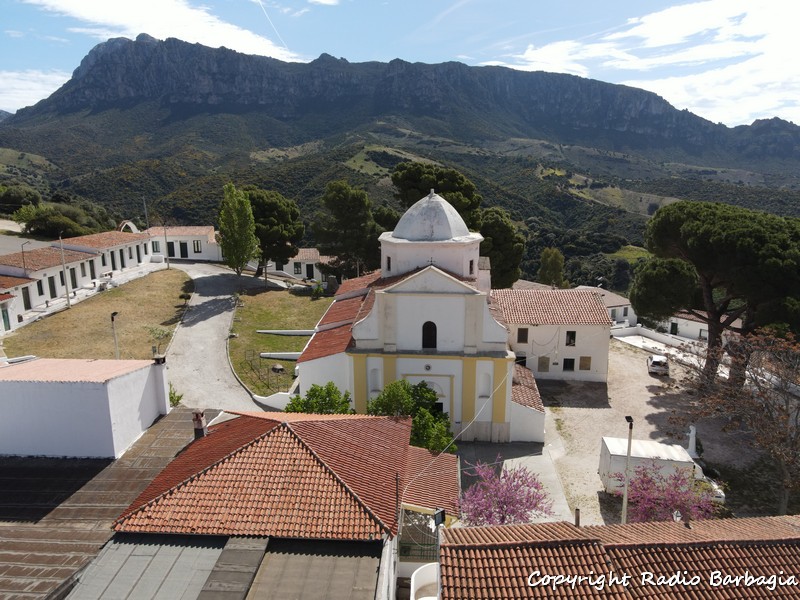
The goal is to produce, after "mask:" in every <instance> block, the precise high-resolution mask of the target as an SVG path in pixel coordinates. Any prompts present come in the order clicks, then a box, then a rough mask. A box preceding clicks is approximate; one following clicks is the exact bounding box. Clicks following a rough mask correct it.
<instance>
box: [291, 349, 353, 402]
mask: <svg viewBox="0 0 800 600" xmlns="http://www.w3.org/2000/svg"><path fill="white" fill-rule="evenodd" d="M297 371H298V377H299V378H300V395H301V396H305V394H306V392H307V391H308V389H309V388H310V387H311V386H312V385H314V384H316V385H322V386H324V385H325V384H326V383H328V382H329V381H332V382H333V383H334V384H335V385H336V387H337V388H339V389H340V390H342V391H344V390H348V391H349V392H350V394H351V396H352V394H353V381H352V373H353V365H352V359H351V358H350V357H349V356H348V355H347V354H345V353H344V352H340V353H338V354H334V355H333V356H325V357H323V358H317V359H315V360H308V361H305V362H301V363H298V364H297Z"/></svg>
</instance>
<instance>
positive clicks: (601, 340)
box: [508, 325, 611, 381]
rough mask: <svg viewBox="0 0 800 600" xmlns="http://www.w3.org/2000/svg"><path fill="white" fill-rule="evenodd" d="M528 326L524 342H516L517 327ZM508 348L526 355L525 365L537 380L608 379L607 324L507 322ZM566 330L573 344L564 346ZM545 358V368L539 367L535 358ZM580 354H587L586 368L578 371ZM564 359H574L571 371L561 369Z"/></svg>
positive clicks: (608, 332) (608, 331)
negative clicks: (570, 332)
mask: <svg viewBox="0 0 800 600" xmlns="http://www.w3.org/2000/svg"><path fill="white" fill-rule="evenodd" d="M521 327H527V328H528V342H527V343H518V342H517V339H518V337H517V332H518V330H519V328H521ZM510 329H511V332H510V334H509V338H508V339H509V341H510V345H511V349H512V350H513V351H514V352H515V353H516V354H517V355H520V354H524V355H525V356H526V358H527V363H526V366H527V367H528V368H529V369H530V370H531V371H532V372H533V374H534V377H536V378H537V379H565V380H572V381H606V380H607V379H608V344H609V339H610V337H609V336H610V331H611V328H610V326H608V325H538V326H535V327H534V326H530V325H510ZM567 331H574V332H575V345H574V346H567V344H566V338H567ZM540 356H542V357H544V356H546V357H549V362H548V366H549V370H548V371H541V370H539V357H540ZM582 356H589V357H591V366H590V368H589V369H588V370H581V368H580V359H581V357H582ZM564 359H573V360H574V361H575V365H574V370H573V371H565V370H564Z"/></svg>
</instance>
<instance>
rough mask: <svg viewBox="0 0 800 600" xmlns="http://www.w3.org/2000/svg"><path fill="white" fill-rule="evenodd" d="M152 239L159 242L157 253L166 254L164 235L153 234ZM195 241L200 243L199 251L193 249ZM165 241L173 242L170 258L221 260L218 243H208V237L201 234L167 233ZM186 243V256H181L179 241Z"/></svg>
mask: <svg viewBox="0 0 800 600" xmlns="http://www.w3.org/2000/svg"><path fill="white" fill-rule="evenodd" d="M152 240H153V241H157V242H159V252H158V254H163V255H166V254H167V244H166V243H165V242H164V236H160V237H159V236H153V238H152ZM195 241H197V242H199V243H200V252H195V251H194V243H195ZM167 242H173V244H174V248H175V252H174V254H173V255H171V256H170V258H177V259H183V260H202V261H209V262H222V251H221V250H220V247H219V244H217V243H213V244H212V243H209V241H208V237H207V236H203V235H174V234H169V233H167ZM181 242H183V243H185V244H186V250H187V252H188V256H187V257H186V258H183V257H181V248H180V243H181Z"/></svg>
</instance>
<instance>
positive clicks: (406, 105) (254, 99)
mask: <svg viewBox="0 0 800 600" xmlns="http://www.w3.org/2000/svg"><path fill="white" fill-rule="evenodd" d="M152 100H158V101H159V102H161V103H162V104H166V105H173V106H194V107H198V108H200V107H203V108H206V109H208V110H212V111H219V112H228V111H232V112H237V111H242V110H248V111H251V110H256V111H262V112H264V113H267V114H268V115H269V116H270V117H271V118H274V119H278V120H282V121H284V122H287V123H290V124H291V123H296V122H299V121H302V120H303V119H305V118H307V117H309V116H314V117H315V118H317V120H316V122H319V120H318V118H319V117H322V118H323V119H327V122H328V125H329V126H331V127H334V128H335V127H336V125H337V123H338V124H340V129H341V130H342V131H344V130H346V128H348V127H352V126H353V124H354V123H355V122H362V123H365V122H368V121H374V120H375V119H377V118H387V117H390V116H395V117H401V118H405V119H412V120H413V119H415V118H422V117H424V118H425V119H427V120H435V121H436V122H437V123H439V126H440V128H443V130H444V131H446V132H448V133H450V134H452V135H458V136H462V137H464V138H466V139H471V140H473V141H474V140H476V139H481V138H486V139H492V138H503V137H525V136H529V137H537V136H538V137H546V138H548V139H551V140H553V141H559V142H565V143H569V142H584V143H585V142H587V141H590V142H593V145H598V146H600V147H603V146H610V147H618V148H634V149H635V148H642V149H643V148H658V147H680V148H681V149H683V150H684V151H686V152H688V153H690V154H700V153H703V152H704V151H705V150H707V149H709V148H714V147H720V148H725V149H726V150H734V151H737V152H742V153H745V154H748V153H749V154H750V155H761V156H778V157H782V158H798V157H800V127H797V126H795V125H792V124H791V123H787V122H785V121H781V120H779V119H772V120H770V121H763V122H756V123H754V124H753V125H751V126H748V127H737V128H734V129H729V128H727V127H725V126H723V125H719V124H714V123H711V122H709V121H707V120H705V119H702V118H700V117H698V116H696V115H694V114H691V113H689V112H688V111H678V110H676V109H675V108H674V107H672V106H671V105H670V104H669V103H667V102H666V101H665V100H664V99H663V98H661V97H659V96H657V95H655V94H652V93H650V92H646V91H643V90H639V89H635V88H630V87H626V86H621V85H612V84H608V83H603V82H600V81H594V80H590V79H583V78H580V77H574V76H570V75H560V74H553V73H543V72H538V73H527V72H521V71H514V70H512V69H506V68H500V67H468V66H465V65H463V64H460V63H443V64H435V65H428V64H421V63H414V64H411V63H407V62H404V61H402V60H394V61H391V62H390V63H388V64H387V63H375V62H373V63H358V64H351V63H349V62H347V61H346V60H344V59H336V58H333V57H331V56H329V55H325V54H323V55H322V56H320V57H319V58H318V59H317V60H315V61H313V62H311V63H308V64H301V63H284V62H281V61H278V60H275V59H270V58H265V57H258V56H248V55H244V54H240V53H237V52H234V51H231V50H227V49H224V48H223V49H211V48H207V47H204V46H201V45H199V44H188V43H186V42H182V41H179V40H175V39H168V40H166V41H164V42H160V41H157V40H155V39H153V38H152V37H150V36H147V35H144V34H142V35H140V36H139V37H138V38H137V39H136V40H135V41H131V40H128V39H124V38H118V39H112V40H109V41H107V42H105V43H102V44H100V45H98V46H97V47H95V48H94V49H93V50H92V51H91V52H90V53H89V54H88V55H87V56H86V58H84V60H83V61H82V62H81V65H80V66H79V67H78V68H77V69H76V70H75V72H74V74H73V77H72V79H71V80H70V81H69V82H68V83H66V84H65V85H64V86H63V87H62V88H61V89H59V90H58V91H57V92H55V93H54V94H53V95H52V96H51V97H50V98H48V99H46V100H43V101H42V102H40V103H38V104H37V105H36V106H34V107H31V108H28V109H23V110H20V111H19V112H18V113H17V114H16V115H14V116H13V117H11V118H9V119H8V122H7V124H12V125H16V126H24V124H25V123H26V122H27V121H30V120H35V119H36V118H37V116H38V115H41V114H52V113H66V112H73V111H79V110H84V109H94V110H102V109H104V108H110V107H115V106H130V105H131V104H135V103H137V102H144V101H152Z"/></svg>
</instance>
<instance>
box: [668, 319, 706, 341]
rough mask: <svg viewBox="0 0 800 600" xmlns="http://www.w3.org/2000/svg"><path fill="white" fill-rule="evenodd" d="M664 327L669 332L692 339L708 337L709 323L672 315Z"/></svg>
mask: <svg viewBox="0 0 800 600" xmlns="http://www.w3.org/2000/svg"><path fill="white" fill-rule="evenodd" d="M673 323H676V324H677V326H678V330H677V331H674V330H673ZM664 327H665V329H666V330H667V332H668V333H670V334H673V335H677V336H679V337H682V338H688V339H690V340H707V339H708V324H707V323H698V322H697V321H691V320H689V319H684V318H682V317H670V319H669V320H668V321H666V322H665V323H664Z"/></svg>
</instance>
